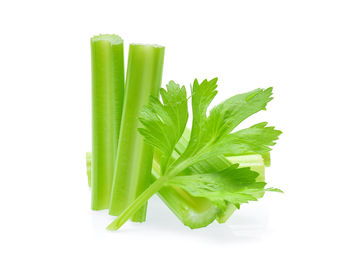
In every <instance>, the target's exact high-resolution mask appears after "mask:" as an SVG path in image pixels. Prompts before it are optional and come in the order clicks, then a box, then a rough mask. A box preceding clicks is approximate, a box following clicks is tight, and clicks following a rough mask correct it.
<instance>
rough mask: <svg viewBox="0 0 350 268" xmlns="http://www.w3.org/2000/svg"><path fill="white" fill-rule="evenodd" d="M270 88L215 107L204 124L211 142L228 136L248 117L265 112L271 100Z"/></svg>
mask: <svg viewBox="0 0 350 268" xmlns="http://www.w3.org/2000/svg"><path fill="white" fill-rule="evenodd" d="M271 95H272V87H271V88H268V89H260V88H259V89H256V90H253V91H250V92H247V93H243V94H238V95H236V96H233V97H231V98H229V99H227V100H226V101H224V102H222V103H221V104H219V105H217V106H215V107H214V108H213V109H212V110H211V111H210V115H209V117H208V119H207V122H206V130H207V131H208V132H210V134H209V133H208V132H206V134H208V136H210V137H211V139H212V140H214V141H215V140H217V139H220V138H221V137H224V136H225V135H226V134H229V133H230V132H231V131H232V130H233V129H234V128H235V127H236V126H238V125H239V124H240V123H241V122H242V121H243V120H245V119H247V118H248V117H249V116H251V115H253V114H255V113H257V112H259V111H261V110H265V108H266V105H267V103H268V102H269V101H271V100H272V97H271Z"/></svg>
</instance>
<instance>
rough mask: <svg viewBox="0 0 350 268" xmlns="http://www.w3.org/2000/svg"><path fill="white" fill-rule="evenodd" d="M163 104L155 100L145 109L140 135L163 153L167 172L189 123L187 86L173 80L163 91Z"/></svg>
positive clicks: (142, 113)
mask: <svg viewBox="0 0 350 268" xmlns="http://www.w3.org/2000/svg"><path fill="white" fill-rule="evenodd" d="M160 94H161V97H162V102H160V100H159V99H157V98H154V97H151V99H150V103H149V104H148V105H147V106H146V107H145V108H144V109H143V111H142V112H141V115H140V122H141V123H142V125H143V128H139V129H138V130H139V132H140V133H141V134H142V135H143V136H144V138H145V141H146V142H147V143H149V144H151V145H152V146H154V147H155V148H157V149H158V150H159V151H160V152H161V153H162V159H161V169H162V171H163V172H164V171H165V169H166V167H167V165H168V162H169V159H170V156H171V154H172V152H173V150H174V148H175V145H176V143H177V142H178V141H179V139H180V137H181V136H182V133H183V132H184V129H185V127H186V123H187V120H188V108H187V96H186V89H185V87H180V86H179V85H178V84H176V83H175V82H174V81H170V82H169V84H168V85H167V90H165V89H163V88H162V89H161V90H160Z"/></svg>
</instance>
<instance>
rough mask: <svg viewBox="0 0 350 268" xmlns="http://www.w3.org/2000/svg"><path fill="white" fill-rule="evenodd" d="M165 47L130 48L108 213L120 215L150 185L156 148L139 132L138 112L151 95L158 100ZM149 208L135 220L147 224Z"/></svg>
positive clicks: (135, 46)
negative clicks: (154, 149) (145, 221)
mask: <svg viewBox="0 0 350 268" xmlns="http://www.w3.org/2000/svg"><path fill="white" fill-rule="evenodd" d="M163 60H164V47H162V46H157V45H141V44H132V45H130V49H129V59H128V69H127V79H126V86H125V99H124V101H125V103H124V108H123V115H122V121H121V130H120V139H119V144H118V151H117V159H116V165H115V172H114V177H113V186H112V194H111V201H110V206H109V214H111V215H115V216H118V215H120V213H121V212H123V211H124V210H125V209H126V208H127V207H128V205H130V204H131V203H132V202H133V201H134V200H135V199H136V198H137V197H138V196H139V195H140V194H141V193H142V192H143V191H144V190H145V189H146V188H147V187H148V186H149V185H150V182H151V169H152V159H153V148H152V147H151V146H150V145H148V144H146V143H145V142H144V140H143V137H142V136H141V135H140V134H139V133H138V131H137V128H138V127H140V122H139V120H138V117H139V113H140V111H141V109H142V108H143V106H144V105H146V104H147V103H148V102H149V98H150V96H154V97H158V95H159V89H160V85H161V78H162V70H163ZM145 217H146V205H145V206H143V207H142V208H141V209H140V210H138V211H137V212H136V213H135V214H134V215H133V217H132V220H133V221H139V222H141V221H144V220H145Z"/></svg>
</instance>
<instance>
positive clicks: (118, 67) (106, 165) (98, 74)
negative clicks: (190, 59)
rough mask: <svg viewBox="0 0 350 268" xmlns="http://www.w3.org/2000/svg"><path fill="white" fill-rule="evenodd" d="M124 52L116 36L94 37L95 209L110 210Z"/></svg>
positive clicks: (93, 172)
mask: <svg viewBox="0 0 350 268" xmlns="http://www.w3.org/2000/svg"><path fill="white" fill-rule="evenodd" d="M123 53H124V52H123V40H122V39H121V38H120V37H119V36H117V35H99V36H94V37H92V38H91V67H92V68H91V69H92V155H91V161H92V163H91V164H92V168H91V171H92V174H91V194H92V198H91V207H92V209H93V210H100V209H106V208H108V205H109V200H110V192H111V186H112V179H113V172H114V163H115V156H116V151H117V145H118V135H119V129H120V120H121V112H122V101H123V90H124V54H123Z"/></svg>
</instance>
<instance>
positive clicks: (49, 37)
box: [0, 0, 350, 268]
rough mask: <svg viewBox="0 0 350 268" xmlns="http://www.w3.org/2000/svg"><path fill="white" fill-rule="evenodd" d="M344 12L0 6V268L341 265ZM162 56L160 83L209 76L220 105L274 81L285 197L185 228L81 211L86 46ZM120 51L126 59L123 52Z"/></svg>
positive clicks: (225, 5)
mask: <svg viewBox="0 0 350 268" xmlns="http://www.w3.org/2000/svg"><path fill="white" fill-rule="evenodd" d="M347 4H349V2H348V1H337V0H332V1H320V0H319V1H308V0H303V1H298V0H294V1H281V0H276V1H249V0H247V1H219V0H216V1H203V0H202V1H189V0H188V1H179V0H178V1H127V0H125V1H123V2H121V1H103V0H99V1H86V0H85V1H72V0H70V1H65V0H61V1H36V0H31V1H15V0H13V1H2V2H1V4H0V29H1V34H0V215H1V216H0V217H1V220H0V247H1V249H0V266H1V267H4V268H5V267H6V268H7V267H99V268H103V267H137V266H139V267H141V266H142V267H350V262H349V259H348V256H347V254H348V252H349V241H350V240H349V239H350V237H349V226H350V222H349V218H348V215H349V206H348V205H349V198H348V195H349V187H350V183H349V179H350V175H349V173H350V172H349V165H350V162H349V160H350V158H349V149H350V145H349V137H350V135H349V134H350V133H349V130H348V124H349V115H350V112H349V109H350V108H349V97H350V93H349V92H350V38H349V25H350V16H349V12H350V8H349V6H348V5H347ZM99 33H116V34H120V35H121V36H122V37H123V38H124V40H125V44H126V48H127V44H128V43H131V42H143V43H159V44H162V45H165V46H166V55H165V65H164V76H163V84H165V83H166V82H167V81H168V80H170V79H174V80H176V81H177V82H178V83H181V84H186V85H189V84H190V83H191V82H192V81H193V79H194V78H196V77H197V78H199V79H203V78H212V77H215V76H218V77H219V94H218V96H217V98H216V103H217V102H219V101H222V100H223V99H225V98H226V97H229V96H231V95H233V94H236V93H238V92H244V91H247V90H251V89H255V88H257V87H268V86H274V88H275V91H274V96H275V99H274V101H273V102H272V103H271V104H269V106H268V111H267V112H262V113H261V114H259V115H256V116H254V118H252V119H250V120H249V122H247V125H248V124H252V123H257V122H260V121H263V120H264V121H265V120H266V121H269V122H270V124H271V125H276V126H277V127H278V128H279V129H281V130H283V131H284V134H283V136H282V137H281V139H280V140H279V142H278V144H277V145H276V146H275V148H274V150H273V153H272V167H271V168H269V169H268V172H267V181H268V182H269V183H270V185H271V186H275V187H279V188H281V189H283V190H284V191H285V194H284V195H281V194H277V193H271V194H267V195H266V197H265V198H264V199H263V200H261V201H259V202H257V203H251V204H249V205H243V206H242V208H241V210H240V211H239V212H237V213H235V215H233V217H232V218H231V219H230V220H229V222H228V223H227V224H225V225H219V224H217V223H214V224H212V225H211V226H209V227H208V228H204V229H199V230H190V229H188V228H187V227H184V226H183V225H182V224H181V223H180V222H179V221H178V220H177V218H176V217H175V216H174V215H173V214H172V213H171V212H170V211H169V210H168V209H167V208H166V207H165V206H164V205H163V204H162V203H161V201H160V200H159V199H158V198H157V197H154V198H153V199H152V200H151V202H150V204H149V214H148V221H147V223H144V224H131V223H128V224H126V225H125V226H124V227H123V228H122V229H121V230H120V231H118V232H115V233H112V232H108V231H106V230H105V226H106V225H107V224H108V223H109V222H110V221H111V220H112V219H113V217H109V216H107V213H106V212H105V211H103V212H91V211H90V192H89V188H88V186H87V178H86V175H85V172H86V171H85V152H86V151H88V150H90V146H91V123H90V119H91V118H90V113H91V110H90V108H91V107H90V101H91V100H90V97H91V96H90V90H91V85H90V44H89V38H90V37H91V36H93V35H95V34H99ZM126 52H127V49H126Z"/></svg>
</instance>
